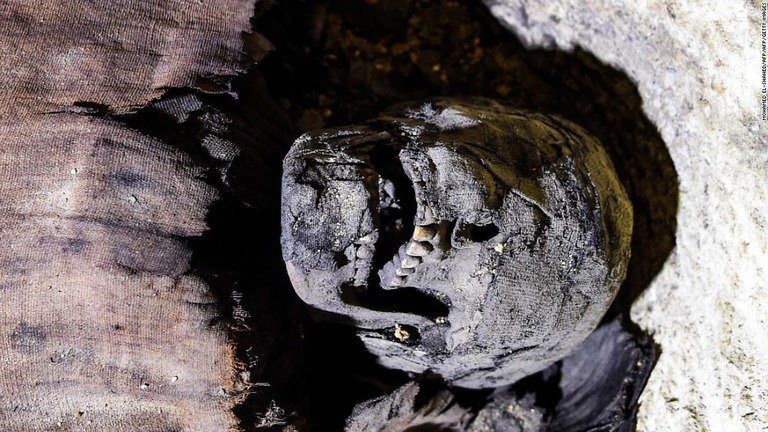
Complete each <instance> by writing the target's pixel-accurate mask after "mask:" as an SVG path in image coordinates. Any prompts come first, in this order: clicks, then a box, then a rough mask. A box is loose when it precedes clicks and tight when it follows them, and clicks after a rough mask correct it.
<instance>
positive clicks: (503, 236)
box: [282, 99, 632, 388]
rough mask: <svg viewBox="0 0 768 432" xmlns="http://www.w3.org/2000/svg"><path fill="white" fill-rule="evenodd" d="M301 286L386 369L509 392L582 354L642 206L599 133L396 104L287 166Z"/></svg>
mask: <svg viewBox="0 0 768 432" xmlns="http://www.w3.org/2000/svg"><path fill="white" fill-rule="evenodd" d="M282 212H283V214H282V230H283V237H282V243H283V256H284V259H285V261H286V265H287V267H288V271H289V275H290V277H291V281H292V283H293V286H294V288H295V289H296V292H297V293H298V294H299V296H300V297H301V298H302V299H303V300H304V301H305V302H307V303H308V304H310V305H312V306H314V307H315V308H317V309H320V310H322V311H325V312H328V313H329V314H326V316H328V317H331V318H336V319H338V320H339V321H341V322H345V323H348V324H351V325H353V326H355V327H356V328H357V329H358V334H359V336H360V337H361V339H362V340H363V342H364V343H365V345H366V347H367V348H368V349H369V350H370V351H372V352H373V353H374V354H376V355H378V356H379V359H380V361H381V362H382V364H384V365H385V366H388V367H392V368H397V369H402V370H406V371H412V372H422V371H426V370H431V371H433V372H435V373H438V374H440V375H442V376H443V377H444V378H445V379H446V380H448V381H450V382H452V383H453V384H455V385H458V386H464V387H472V388H481V387H495V386H499V385H503V384H508V383H511V382H514V381H516V380H518V379H519V378H521V377H523V376H525V375H528V374H531V373H533V372H536V371H538V370H540V369H542V368H544V367H546V366H548V365H550V364H551V363H553V362H555V361H557V360H558V359H559V358H561V357H562V356H564V355H566V354H568V353H570V352H571V351H573V350H574V349H575V348H576V347H577V346H578V345H579V344H580V343H581V342H582V341H583V340H584V339H585V338H586V337H587V336H588V335H589V333H590V332H591V331H592V330H593V329H594V328H595V326H596V325H597V324H598V322H599V321H600V319H601V318H602V316H603V314H604V313H605V311H606V310H607V308H608V307H609V305H610V303H611V301H612V300H613V298H614V296H615V294H616V292H617V290H618V288H619V285H620V283H621V281H622V280H623V278H624V274H625V269H626V264H627V261H628V259H629V240H630V234H631V227H632V211H631V206H630V204H629V201H628V199H627V196H626V194H625V193H624V190H623V189H622V187H621V185H620V183H619V182H618V180H617V177H616V174H615V173H614V171H613V167H612V165H611V163H610V161H609V159H608V157H607V156H606V154H605V153H604V151H603V150H602V148H601V147H600V145H599V143H598V142H597V141H596V140H595V138H593V137H591V136H589V135H588V134H587V133H586V132H585V131H584V130H583V129H581V128H580V127H578V126H576V125H574V124H572V123H569V122H567V121H565V120H562V119H559V118H556V117H551V116H546V115H541V114H534V113H530V112H526V111H519V110H513V109H509V108H505V107H502V106H500V105H498V104H495V103H493V102H489V101H485V100H477V99H473V100H469V101H466V100H463V101H456V100H449V99H439V100H433V101H430V102H426V103H422V104H416V105H401V106H396V107H394V108H392V109H390V110H388V111H387V112H385V113H383V114H382V115H381V116H380V117H378V118H376V119H374V120H371V121H369V122H367V123H365V124H362V125H355V126H349V127H343V128H338V129H326V130H320V131H316V132H312V133H309V134H306V135H303V136H302V137H300V138H299V139H298V140H297V141H296V142H295V143H294V145H293V147H292V148H291V150H290V152H289V154H288V155H287V157H286V159H285V161H284V174H283V210H282Z"/></svg>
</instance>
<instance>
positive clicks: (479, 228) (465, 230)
mask: <svg viewBox="0 0 768 432" xmlns="http://www.w3.org/2000/svg"><path fill="white" fill-rule="evenodd" d="M498 234H499V227H497V226H496V224H494V223H493V222H490V223H487V224H484V225H475V224H471V223H466V222H457V223H456V226H455V227H454V229H453V233H451V246H453V247H455V248H457V249H465V248H468V247H472V246H474V245H476V244H477V243H483V242H487V241H488V240H490V239H492V238H494V237H496V236H497V235H498Z"/></svg>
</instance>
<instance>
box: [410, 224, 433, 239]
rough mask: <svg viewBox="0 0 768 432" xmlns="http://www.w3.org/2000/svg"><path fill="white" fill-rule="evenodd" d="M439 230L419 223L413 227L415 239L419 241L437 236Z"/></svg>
mask: <svg viewBox="0 0 768 432" xmlns="http://www.w3.org/2000/svg"><path fill="white" fill-rule="evenodd" d="M436 234H437V230H435V229H434V228H432V227H429V226H421V225H418V226H416V227H414V228H413V239H414V240H418V241H424V240H432V239H433V238H435V235H436Z"/></svg>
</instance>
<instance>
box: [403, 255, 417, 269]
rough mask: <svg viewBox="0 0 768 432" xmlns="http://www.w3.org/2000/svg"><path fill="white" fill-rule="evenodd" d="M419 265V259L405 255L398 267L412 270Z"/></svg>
mask: <svg viewBox="0 0 768 432" xmlns="http://www.w3.org/2000/svg"><path fill="white" fill-rule="evenodd" d="M419 264H421V258H419V257H415V256H410V255H406V256H405V257H404V258H403V262H401V263H400V266H401V267H402V268H406V269H412V268H416V266H418V265H419Z"/></svg>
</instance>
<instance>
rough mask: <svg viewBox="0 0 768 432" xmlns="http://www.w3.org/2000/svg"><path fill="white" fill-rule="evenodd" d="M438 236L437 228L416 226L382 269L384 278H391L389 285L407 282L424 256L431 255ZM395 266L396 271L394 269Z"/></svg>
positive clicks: (397, 285) (393, 285)
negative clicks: (406, 240) (396, 254)
mask: <svg viewBox="0 0 768 432" xmlns="http://www.w3.org/2000/svg"><path fill="white" fill-rule="evenodd" d="M436 237H437V230H436V229H435V228H434V227H432V226H425V225H419V226H416V227H414V230H413V235H412V236H411V239H410V240H408V243H406V244H405V246H404V247H401V248H400V250H399V252H398V256H397V257H395V259H394V260H393V261H391V262H390V263H388V264H387V265H385V266H384V268H383V269H382V274H381V276H382V279H389V282H387V283H386V286H387V287H392V288H394V287H399V286H402V285H404V284H405V281H406V279H407V278H408V276H410V275H411V274H413V273H414V272H415V271H416V267H418V266H419V264H421V262H422V259H423V257H425V256H427V255H429V253H431V252H432V251H433V250H434V249H435V247H434V245H433V243H432V241H433V240H434V239H435V238H436ZM393 268H394V272H393V271H392V269H393Z"/></svg>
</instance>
